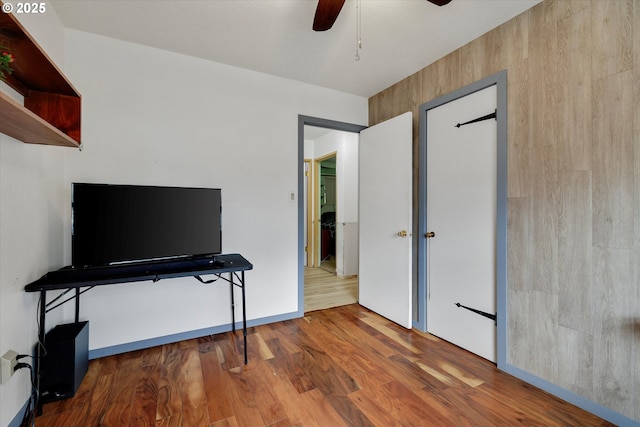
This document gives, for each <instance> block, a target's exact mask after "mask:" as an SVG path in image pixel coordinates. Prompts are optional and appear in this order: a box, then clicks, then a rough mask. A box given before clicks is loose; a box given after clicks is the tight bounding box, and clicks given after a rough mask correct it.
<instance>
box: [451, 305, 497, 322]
mask: <svg viewBox="0 0 640 427" xmlns="http://www.w3.org/2000/svg"><path fill="white" fill-rule="evenodd" d="M456 307H461V308H466V309H467V310H469V311H473V312H474V313H476V314H479V315H480V316H484V317H486V318H488V319H491V320H493V321H494V322H496V324H497V323H498V316H497V313H496V314H491V313H487V312H484V311H480V310H478V309H475V308H471V307H467V306H464V305H462V304H460V303H459V302H457V303H456Z"/></svg>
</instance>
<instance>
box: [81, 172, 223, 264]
mask: <svg viewBox="0 0 640 427" xmlns="http://www.w3.org/2000/svg"><path fill="white" fill-rule="evenodd" d="M72 212H73V214H72V215H73V216H72V237H71V262H72V265H73V267H76V268H85V267H92V266H104V265H112V264H118V263H128V262H136V261H150V260H161V259H171V258H180V257H199V256H208V255H215V254H219V253H221V251H222V230H221V215H222V202H221V190H220V189H217V188H185V187H156V186H139V185H111V184H87V183H73V185H72Z"/></svg>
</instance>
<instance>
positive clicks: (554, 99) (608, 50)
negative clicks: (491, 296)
mask: <svg viewBox="0 0 640 427" xmlns="http://www.w3.org/2000/svg"><path fill="white" fill-rule="evenodd" d="M504 69H506V70H507V92H508V152H509V153H508V311H509V313H508V343H509V344H508V346H509V348H508V355H507V358H508V363H510V364H511V365H513V366H516V367H518V368H520V369H523V370H525V371H527V372H529V373H532V374H534V375H536V376H538V377H540V378H543V379H544V380H546V381H549V382H551V383H553V384H556V385H558V386H560V387H562V388H564V389H567V390H570V391H572V392H574V393H577V394H579V395H581V396H584V397H586V398H587V399H589V400H591V401H593V402H596V403H598V404H600V405H602V406H604V407H607V408H610V409H611V410H613V411H615V412H617V413H619V414H622V415H624V416H625V417H628V418H630V419H633V420H636V421H640V285H639V283H640V107H639V106H640V0H616V1H610V0H593V1H589V0H546V1H544V2H543V3H540V4H539V5H537V6H535V7H534V8H532V9H530V10H529V11H527V12H525V13H523V14H521V15H519V16H517V17H515V18H514V19H512V20H511V21H509V22H507V23H505V24H503V25H501V26H500V27H498V28H496V29H494V30H493V31H491V32H489V33H487V34H485V35H483V36H482V37H480V38H478V39H476V40H474V41H472V42H471V43H469V44H467V45H466V46H463V47H462V48H460V49H458V50H456V51H455V52H453V53H451V54H449V55H448V56H446V57H444V58H442V59H441V60H439V61H437V62H436V63H434V64H432V65H429V66H428V67H426V68H424V69H422V70H420V71H419V72H417V73H415V74H414V75H412V76H410V77H408V78H406V79H405V80H403V81H400V82H398V83H397V84H395V85H394V86H391V87H389V88H388V89H385V90H384V91H382V92H380V93H379V94H376V95H375V96H373V97H371V98H370V99H369V123H370V124H371V125H373V124H376V123H380V122H382V121H384V120H387V119H389V118H391V117H394V116H396V115H398V114H401V113H403V112H405V111H413V113H414V147H415V149H414V153H415V156H414V159H415V160H414V176H415V177H416V178H417V167H418V166H417V165H418V151H417V146H418V118H419V116H418V113H419V111H418V108H419V106H420V104H422V103H424V102H427V101H430V100H432V99H434V98H437V97H439V96H441V95H444V94H446V93H449V92H451V91H453V90H455V89H458V88H460V87H463V86H465V85H468V84H470V83H473V82H475V81H477V80H480V79H481V78H484V77H486V76H489V75H492V74H494V73H496V72H498V71H500V70H504ZM416 188H417V181H416ZM416 197H417V195H414V198H416ZM416 206H417V205H416Z"/></svg>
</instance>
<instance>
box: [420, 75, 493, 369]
mask: <svg viewBox="0 0 640 427" xmlns="http://www.w3.org/2000/svg"><path fill="white" fill-rule="evenodd" d="M496 93H497V92H496V86H495V85H493V86H490V87H488V88H486V89H483V90H481V91H478V92H475V93H472V94H470V95H467V96H465V97H462V98H458V99H457V100H454V101H452V102H449V103H447V104H444V105H441V106H439V107H436V108H434V109H431V110H428V111H427V232H428V233H433V236H432V237H429V235H427V237H429V238H428V239H427V242H428V243H427V244H428V254H429V255H428V260H427V263H428V265H427V331H428V332H430V333H432V334H433V335H436V336H438V337H440V338H443V339H445V340H447V341H449V342H452V343H454V344H456V345H458V346H460V347H462V348H465V349H467V350H469V351H471V352H473V353H475V354H477V355H479V356H481V357H484V358H485V359H488V360H490V361H493V362H495V360H496V322H495V320H492V319H490V318H487V317H485V316H482V315H480V314H478V313H477V312H474V311H472V310H469V309H466V308H463V307H459V306H457V305H456V304H461V305H462V306H465V307H468V308H470V309H473V310H478V311H480V312H483V313H487V314H490V315H495V313H496V180H497V175H496V165H497V160H496V146H497V126H496V120H495V119H494V118H490V119H486V120H481V121H478V122H475V123H470V124H467V125H464V126H460V127H456V124H458V123H465V122H467V121H472V120H474V119H477V118H481V117H484V116H487V115H489V114H491V113H494V112H495V111H496Z"/></svg>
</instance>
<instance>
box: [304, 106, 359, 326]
mask: <svg viewBox="0 0 640 427" xmlns="http://www.w3.org/2000/svg"><path fill="white" fill-rule="evenodd" d="M299 124H300V126H299V141H300V156H299V161H300V177H299V178H300V180H299V187H302V189H303V191H302V192H300V193H299V194H304V197H303V198H302V199H301V200H300V209H299V211H300V213H301V215H300V216H299V218H300V221H301V222H300V223H299V233H300V235H299V241H300V243H301V247H300V252H299V254H300V270H301V271H300V272H299V273H300V274H299V281H300V283H299V292H300V298H299V312H301V313H300V314H304V312H307V311H312V310H318V309H322V308H329V307H335V306H339V305H344V304H351V303H354V302H357V301H358V280H357V276H358V234H357V233H358V196H357V188H358V181H357V180H358V166H357V158H358V139H359V131H360V130H361V129H363V128H364V127H363V126H357V125H348V124H344V123H337V124H336V122H331V121H326V120H323V119H313V118H308V117H301V118H300V121H299ZM345 127H346V129H345ZM305 165H306V166H305Z"/></svg>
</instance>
